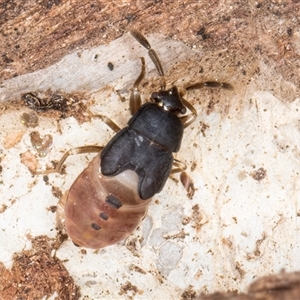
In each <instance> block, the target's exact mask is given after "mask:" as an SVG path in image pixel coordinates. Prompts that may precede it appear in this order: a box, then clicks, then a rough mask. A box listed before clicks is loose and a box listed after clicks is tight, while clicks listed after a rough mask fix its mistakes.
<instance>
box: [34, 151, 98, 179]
mask: <svg viewBox="0 0 300 300" xmlns="http://www.w3.org/2000/svg"><path fill="white" fill-rule="evenodd" d="M103 148H104V147H101V146H82V147H76V148H72V149H70V150H68V151H67V152H66V153H65V154H64V155H63V156H62V158H61V159H60V161H59V162H58V164H57V165H56V167H55V168H54V169H48V170H44V171H36V172H34V174H35V175H39V174H44V175H46V174H50V173H56V172H57V173H62V170H63V164H64V162H65V161H66V159H67V158H68V157H69V156H71V155H75V154H83V153H93V152H96V153H99V152H101V151H102V149H103Z"/></svg>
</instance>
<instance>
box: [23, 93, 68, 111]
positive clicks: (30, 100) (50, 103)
mask: <svg viewBox="0 0 300 300" xmlns="http://www.w3.org/2000/svg"><path fill="white" fill-rule="evenodd" d="M22 99H23V100H24V101H25V104H26V106H28V107H29V108H31V109H33V110H36V111H46V110H49V109H54V110H60V111H62V112H64V111H65V110H66V107H67V100H66V99H65V98H64V97H63V96H61V95H56V94H54V95H53V96H52V97H51V98H50V99H41V98H39V97H38V96H36V95H34V94H33V93H26V94H23V95H22Z"/></svg>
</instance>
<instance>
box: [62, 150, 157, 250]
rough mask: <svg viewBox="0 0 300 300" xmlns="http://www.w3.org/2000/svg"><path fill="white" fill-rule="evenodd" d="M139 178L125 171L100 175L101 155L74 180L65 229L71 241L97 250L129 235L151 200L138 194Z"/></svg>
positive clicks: (133, 173) (69, 196) (68, 200)
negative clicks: (144, 198) (112, 174)
mask: <svg viewBox="0 0 300 300" xmlns="http://www.w3.org/2000/svg"><path fill="white" fill-rule="evenodd" d="M137 184H138V176H137V174H136V173H135V172H134V171H131V170H127V171H125V172H123V173H121V174H119V175H117V176H113V177H107V176H104V175H102V174H101V172H100V155H97V156H96V157H95V158H94V159H93V160H92V161H91V163H90V164H89V165H88V167H87V168H86V169H85V170H83V172H82V173H81V174H80V175H79V176H78V177H77V179H76V180H75V182H74V183H73V185H72V186H71V188H70V190H69V193H68V196H67V200H66V204H65V214H66V229H67V232H68V234H69V236H70V238H71V239H72V241H73V242H74V243H75V244H76V245H78V246H82V247H87V248H93V249H99V248H103V247H106V246H109V245H112V244H115V243H117V242H119V241H121V240H122V239H124V238H126V237H127V236H128V235H129V234H130V233H132V232H133V231H134V230H135V229H136V227H137V226H138V225H139V223H140V222H141V221H142V219H143V218H144V217H145V215H146V213H147V210H148V205H149V203H150V201H151V198H150V199H147V200H142V199H141V198H140V197H139V196H138V192H137Z"/></svg>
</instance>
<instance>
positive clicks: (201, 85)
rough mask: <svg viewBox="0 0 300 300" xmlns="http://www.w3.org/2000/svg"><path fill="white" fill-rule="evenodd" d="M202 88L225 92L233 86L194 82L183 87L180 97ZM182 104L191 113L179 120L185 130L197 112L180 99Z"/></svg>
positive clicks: (224, 83) (213, 82)
mask: <svg viewBox="0 0 300 300" xmlns="http://www.w3.org/2000/svg"><path fill="white" fill-rule="evenodd" d="M203 88H211V89H216V88H222V89H225V90H233V86H232V85H231V84H230V83H227V82H218V81H205V82H195V83H193V84H191V85H189V86H187V87H185V90H183V91H181V96H183V95H184V94H185V93H186V91H191V90H197V89H198V90H199V89H203ZM182 102H183V103H184V105H185V106H186V107H187V108H188V109H189V110H190V112H191V114H189V115H186V116H182V117H181V118H180V119H181V121H182V123H183V126H184V128H186V127H188V126H189V125H191V124H192V123H193V122H194V121H195V119H196V117H197V111H196V109H195V108H194V106H193V105H191V104H190V103H189V102H188V101H186V100H185V99H183V98H182Z"/></svg>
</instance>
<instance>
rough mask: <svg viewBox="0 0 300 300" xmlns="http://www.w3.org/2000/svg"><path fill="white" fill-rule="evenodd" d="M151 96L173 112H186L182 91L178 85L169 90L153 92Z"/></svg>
mask: <svg viewBox="0 0 300 300" xmlns="http://www.w3.org/2000/svg"><path fill="white" fill-rule="evenodd" d="M151 98H152V100H154V101H155V102H156V103H157V104H159V105H161V106H163V107H164V108H165V109H166V110H168V111H170V112H172V113H175V114H179V113H181V114H185V113H186V107H185V106H184V104H183V102H182V99H181V96H180V93H179V92H178V89H177V87H176V86H173V87H172V88H170V89H169V90H161V91H159V92H155V93H152V95H151Z"/></svg>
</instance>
